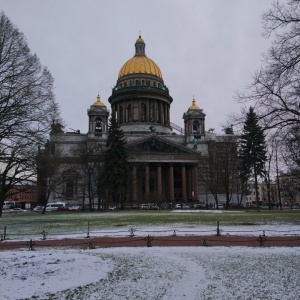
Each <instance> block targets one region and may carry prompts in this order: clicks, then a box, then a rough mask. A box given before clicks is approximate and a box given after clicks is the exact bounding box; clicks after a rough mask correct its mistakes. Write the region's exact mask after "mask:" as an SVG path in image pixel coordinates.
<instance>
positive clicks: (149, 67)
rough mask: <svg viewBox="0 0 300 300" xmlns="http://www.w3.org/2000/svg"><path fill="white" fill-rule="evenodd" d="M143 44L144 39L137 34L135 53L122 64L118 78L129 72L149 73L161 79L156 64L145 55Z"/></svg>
mask: <svg viewBox="0 0 300 300" xmlns="http://www.w3.org/2000/svg"><path fill="white" fill-rule="evenodd" d="M145 45H146V44H145V42H144V40H143V39H142V37H141V36H139V38H138V39H137V40H136V43H135V55H134V57H132V58H130V59H129V60H127V61H126V62H125V64H124V65H123V66H122V68H121V70H120V72H119V77H118V78H121V77H123V76H125V75H130V74H149V75H154V76H157V77H159V78H161V79H162V73H161V71H160V69H159V67H158V65H157V64H156V63H155V62H154V61H153V60H152V59H150V58H148V57H147V56H146V54H145Z"/></svg>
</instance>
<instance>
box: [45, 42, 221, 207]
mask: <svg viewBox="0 0 300 300" xmlns="http://www.w3.org/2000/svg"><path fill="white" fill-rule="evenodd" d="M145 45H146V44H145V42H144V40H143V39H142V38H141V36H139V38H138V39H137V40H136V43H135V55H134V56H133V57H132V58H130V59H129V60H127V61H126V62H125V63H124V65H123V66H122V67H121V69H120V71H119V74H118V79H117V83H116V85H115V87H114V88H113V89H112V94H111V96H110V97H109V99H108V102H109V103H110V106H111V107H110V110H109V109H108V108H107V107H106V106H105V104H104V103H103V102H102V100H101V98H100V96H98V97H97V99H95V100H96V101H95V102H94V103H93V104H92V105H91V106H90V108H89V109H88V111H87V115H88V128H87V129H88V130H87V133H80V132H63V131H62V130H61V129H60V127H59V126H58V127H57V126H53V129H52V132H51V134H50V141H49V144H50V147H49V149H50V150H49V151H50V152H51V154H54V153H59V155H60V156H61V157H63V158H64V159H63V161H64V164H63V165H62V166H61V173H62V176H63V177H64V178H65V180H64V182H63V183H62V184H61V186H60V191H58V192H55V193H52V196H51V198H50V199H49V202H56V201H64V202H66V203H72V204H75V203H77V204H78V205H81V204H82V203H84V202H85V203H86V204H87V202H88V199H87V194H88V192H87V191H86V187H87V185H88V183H87V180H88V179H87V175H86V174H85V172H84V171H83V169H82V168H81V166H80V162H79V161H80V160H78V159H77V158H76V149H79V148H80V147H82V148H85V149H90V148H93V146H95V145H97V146H98V149H104V147H105V143H106V139H107V131H108V120H109V117H110V115H111V114H112V115H114V116H115V118H116V120H117V122H118V124H119V125H120V128H121V129H122V130H123V132H124V134H125V139H126V142H127V144H126V149H127V152H128V156H129V163H130V177H129V178H128V190H127V193H126V204H128V205H136V206H138V205H140V204H142V203H149V202H150V203H163V202H165V203H166V202H171V203H175V202H187V201H188V202H192V201H194V203H195V202H199V201H200V202H204V203H205V202H207V200H208V194H210V191H208V190H207V188H206V187H205V185H204V184H203V182H202V179H201V178H202V177H203V176H201V175H202V172H203V167H202V166H203V164H204V162H205V160H207V158H208V144H209V142H210V141H214V140H216V138H217V137H216V135H215V133H213V132H212V130H206V128H205V114H204V112H203V109H201V108H200V107H199V106H198V105H197V103H196V101H195V100H194V99H193V100H192V99H191V102H190V104H187V107H186V109H187V110H186V111H185V112H184V113H183V126H182V127H181V126H178V125H175V124H173V123H172V122H171V105H172V102H173V98H172V96H171V94H170V91H169V89H168V88H167V86H166V85H165V82H164V80H163V75H162V72H161V70H160V68H159V67H158V65H157V64H156V63H155V62H154V61H153V60H151V59H150V58H148V57H147V56H146V52H145ZM77 153H78V152H77ZM93 197H94V198H95V200H94V201H95V203H96V201H97V194H96V193H95V194H94V196H93ZM210 202H211V201H210Z"/></svg>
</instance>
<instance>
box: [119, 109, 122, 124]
mask: <svg viewBox="0 0 300 300" xmlns="http://www.w3.org/2000/svg"><path fill="white" fill-rule="evenodd" d="M119 123H123V106H120V122H119Z"/></svg>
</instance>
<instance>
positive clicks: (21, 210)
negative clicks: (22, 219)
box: [9, 207, 28, 213]
mask: <svg viewBox="0 0 300 300" xmlns="http://www.w3.org/2000/svg"><path fill="white" fill-rule="evenodd" d="M9 212H11V213H24V212H28V210H26V209H22V208H17V207H16V208H13V209H10V210H9Z"/></svg>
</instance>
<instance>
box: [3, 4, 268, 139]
mask: <svg viewBox="0 0 300 300" xmlns="http://www.w3.org/2000/svg"><path fill="white" fill-rule="evenodd" d="M271 3H272V0H226V1H225V0H151V1H146V0H126V1H124V0H111V1H109V0H107V1H105V0H47V1H46V0H0V10H3V11H4V13H5V14H6V15H7V16H8V17H9V18H10V20H11V21H12V22H13V23H14V24H15V25H16V26H17V27H18V28H19V30H20V31H21V32H23V33H24V34H25V36H26V38H27V41H28V45H29V47H30V49H31V50H32V51H33V52H34V53H36V54H37V56H38V57H39V58H40V60H41V62H42V64H43V65H46V66H47V67H48V69H49V70H50V72H51V74H52V75H53V77H54V80H55V90H54V92H55V95H56V100H57V102H58V103H59V104H60V107H61V113H62V117H63V119H64V120H65V123H66V128H65V130H67V131H68V130H69V128H72V129H79V130H80V131H81V132H82V133H85V132H87V130H88V118H87V109H88V108H89V107H90V105H91V104H92V103H93V102H95V101H96V97H97V94H98V93H99V94H100V96H101V99H102V102H104V103H105V105H106V106H107V107H108V108H109V109H110V105H109V103H108V97H109V96H110V95H111V91H112V88H113V87H114V86H115V84H116V81H117V77H118V73H119V70H120V68H121V67H122V65H123V64H124V63H125V62H126V61H127V60H128V59H130V58H131V57H132V56H133V55H134V52H135V48H134V44H135V41H136V39H137V38H138V35H139V32H141V35H142V38H143V39H144V41H145V43H146V55H147V56H148V57H149V58H151V59H152V60H154V61H155V62H156V64H157V65H158V66H159V67H160V69H161V71H162V74H163V79H164V82H165V84H166V85H167V86H168V88H169V91H170V94H171V96H172V97H173V103H172V105H171V121H172V122H173V123H175V124H177V125H179V126H181V127H183V119H182V115H183V113H184V112H185V111H187V109H188V107H189V106H190V105H191V104H192V99H193V96H194V97H195V100H196V103H197V105H199V106H200V107H201V108H202V109H203V110H204V113H206V129H208V128H215V129H216V132H217V133H221V130H222V124H225V123H227V120H228V115H229V114H230V113H231V112H238V111H239V110H240V108H239V105H238V104H237V103H236V102H235V101H234V99H233V96H234V93H235V91H237V90H239V91H242V90H243V89H244V88H245V87H246V86H247V85H248V84H250V83H251V76H252V74H253V73H254V72H255V70H257V69H258V68H259V67H260V66H261V61H262V53H264V52H266V51H267V49H268V48H269V46H270V42H271V41H270V40H267V39H265V38H264V37H262V22H261V15H262V13H263V12H265V11H266V10H268V9H269V8H270V7H271Z"/></svg>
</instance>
